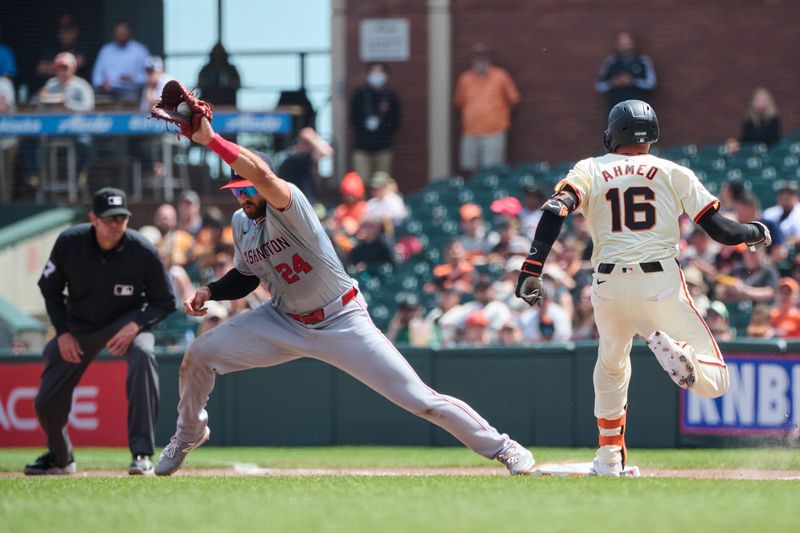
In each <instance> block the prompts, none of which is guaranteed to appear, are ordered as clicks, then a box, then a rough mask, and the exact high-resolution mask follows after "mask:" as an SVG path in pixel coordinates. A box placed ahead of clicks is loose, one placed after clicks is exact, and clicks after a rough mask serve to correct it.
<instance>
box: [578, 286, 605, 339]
mask: <svg viewBox="0 0 800 533" xmlns="http://www.w3.org/2000/svg"><path fill="white" fill-rule="evenodd" d="M598 338H599V334H598V332H597V324H595V321H594V307H593V306H592V286H591V285H585V286H584V287H583V288H582V289H581V290H580V293H579V295H578V301H577V302H576V303H575V313H574V314H573V316H572V340H573V341H587V340H595V339H598Z"/></svg>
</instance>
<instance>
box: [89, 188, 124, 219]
mask: <svg viewBox="0 0 800 533" xmlns="http://www.w3.org/2000/svg"><path fill="white" fill-rule="evenodd" d="M92 211H93V212H94V214H95V215H97V216H99V217H113V216H114V215H127V216H131V212H130V211H129V210H128V197H127V196H126V195H125V191H123V190H121V189H115V188H113V187H103V188H102V189H100V190H99V191H97V192H96V193H94V200H93V201H92Z"/></svg>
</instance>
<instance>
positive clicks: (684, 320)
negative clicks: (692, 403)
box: [592, 259, 728, 463]
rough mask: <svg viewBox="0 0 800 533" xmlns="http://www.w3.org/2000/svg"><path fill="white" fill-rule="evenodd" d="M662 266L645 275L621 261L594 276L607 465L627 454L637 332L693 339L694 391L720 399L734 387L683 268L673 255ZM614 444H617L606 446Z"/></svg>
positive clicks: (597, 382)
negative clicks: (627, 411)
mask: <svg viewBox="0 0 800 533" xmlns="http://www.w3.org/2000/svg"><path fill="white" fill-rule="evenodd" d="M661 266H662V267H663V269H664V271H663V272H650V273H645V272H643V271H642V270H641V268H640V267H639V265H638V264H632V265H621V264H618V265H616V266H615V267H614V270H613V271H612V272H611V273H610V274H600V273H595V274H594V276H593V281H592V305H593V306H594V318H595V322H596V323H597V329H598V332H599V334H600V346H599V350H598V354H597V363H596V365H595V367H594V391H595V403H594V414H595V416H596V417H597V418H598V427H599V429H600V443H601V446H600V450H598V459H599V460H600V462H603V463H614V462H619V460H620V454H622V455H623V456H624V434H623V432H624V424H625V406H626V405H627V403H628V384H629V382H630V378H631V360H630V352H631V346H632V344H633V336H634V335H636V334H639V335H641V336H642V337H644V338H647V337H649V336H650V335H651V334H652V333H653V332H654V331H656V330H660V331H663V332H664V333H666V334H667V335H669V336H670V337H672V338H673V339H674V340H676V341H679V342H686V343H688V344H689V346H690V347H691V349H689V350H688V351H689V352H690V353H692V362H693V363H694V366H695V368H696V369H697V372H696V373H697V381H696V383H695V384H694V386H692V388H691V389H690V391H691V392H693V393H694V394H697V395H698V396H703V397H710V398H716V397H718V396H721V395H723V394H724V393H725V391H727V390H728V368H727V366H726V365H725V361H724V360H723V358H722V354H721V352H720V350H719V347H718V346H717V343H716V341H715V340H714V337H713V336H712V334H711V330H709V328H708V326H707V325H706V323H705V321H704V320H703V319H702V317H701V316H700V314H699V313H698V312H697V310H696V308H695V306H694V302H693V301H692V298H691V296H690V295H689V290H688V289H687V287H686V282H685V280H684V279H683V273H682V272H681V269H680V266H679V265H678V264H677V262H676V261H675V260H672V259H668V260H663V261H661ZM616 428H618V431H617V429H616ZM604 436H605V437H607V438H605V439H604ZM617 436H618V438H614V437H617ZM610 442H613V443H614V444H611V445H603V444H604V443H610ZM623 461H624V458H623Z"/></svg>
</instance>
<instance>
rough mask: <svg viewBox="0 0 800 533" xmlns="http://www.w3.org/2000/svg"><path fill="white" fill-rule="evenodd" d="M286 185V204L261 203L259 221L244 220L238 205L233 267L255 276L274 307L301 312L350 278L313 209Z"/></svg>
mask: <svg viewBox="0 0 800 533" xmlns="http://www.w3.org/2000/svg"><path fill="white" fill-rule="evenodd" d="M289 188H290V189H291V192H292V199H291V202H290V203H289V206H288V207H287V208H286V209H284V210H282V211H281V210H279V209H275V208H274V207H272V206H271V205H269V204H267V216H266V217H265V218H264V220H261V221H259V222H256V221H254V220H250V219H249V218H247V215H245V214H244V211H243V210H241V209H239V210H237V211H236V212H235V213H234V214H233V220H232V222H231V226H232V229H233V241H234V245H235V247H236V253H235V256H234V266H235V267H236V269H237V270H238V271H239V272H241V273H242V274H246V275H249V276H258V277H259V279H260V280H261V281H262V282H264V283H265V284H266V285H267V287H268V288H269V291H270V293H272V296H273V300H272V303H273V305H275V306H276V307H277V308H278V309H279V310H281V311H283V312H284V313H298V314H302V313H306V312H309V311H314V310H316V309H319V308H320V307H324V306H325V305H327V304H329V303H330V302H332V301H334V300H336V299H337V298H340V297H341V296H342V295H343V294H344V293H345V292H347V291H348V290H350V288H351V287H352V286H353V284H354V281H353V280H352V279H351V278H350V276H348V275H347V273H346V272H345V270H344V267H343V266H342V263H341V261H340V260H339V257H338V256H337V255H336V252H335V251H334V249H333V245H332V244H331V241H330V238H328V235H327V234H326V233H325V230H324V229H323V228H322V224H320V222H319V219H318V217H317V214H316V212H315V211H314V208H313V207H312V206H311V204H310V203H309V201H308V200H307V199H306V197H305V196H304V195H303V193H302V192H300V190H299V189H298V188H297V187H295V186H294V185H292V184H289Z"/></svg>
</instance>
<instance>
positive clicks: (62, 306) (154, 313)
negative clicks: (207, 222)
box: [25, 188, 175, 475]
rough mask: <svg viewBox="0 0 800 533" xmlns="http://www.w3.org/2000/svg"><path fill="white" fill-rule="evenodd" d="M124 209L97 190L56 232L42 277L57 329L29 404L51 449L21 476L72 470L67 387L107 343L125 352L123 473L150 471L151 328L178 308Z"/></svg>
mask: <svg viewBox="0 0 800 533" xmlns="http://www.w3.org/2000/svg"><path fill="white" fill-rule="evenodd" d="M130 215H131V212H130V211H129V210H128V204H127V198H126V196H125V193H124V192H123V191H121V190H119V189H113V188H104V189H100V190H99V191H97V192H96V193H95V195H94V200H93V204H92V212H91V213H89V221H90V223H89V224H79V225H77V226H74V227H72V228H69V229H67V230H65V231H64V232H63V233H61V235H59V237H58V239H57V240H56V243H55V246H53V251H52V253H51V254H50V259H49V260H48V261H47V264H46V265H45V267H44V272H42V277H41V278H40V279H39V288H40V289H41V291H42V295H43V296H44V300H45V305H46V307H47V314H48V315H49V316H50V320H51V322H52V323H53V327H54V328H55V330H56V337H55V338H54V339H52V340H51V341H50V342H48V343H47V345H46V346H45V348H44V361H45V367H44V371H43V372H42V382H41V385H40V386H39V393H38V394H37V396H36V402H35V406H36V414H37V415H38V417H39V423H40V424H41V425H42V429H43V430H44V432H45V433H46V434H47V448H48V452H47V453H46V454H44V455H42V456H41V457H39V458H38V459H36V461H35V462H34V463H33V464H29V465H26V466H25V473H26V474H29V475H47V474H72V473H74V472H75V460H74V458H73V455H72V444H71V443H70V441H69V436H68V434H67V421H68V418H69V412H70V408H71V407H72V391H73V390H74V389H75V387H76V386H77V385H78V382H79V381H80V379H81V376H82V375H83V373H84V371H85V370H86V368H87V367H88V366H89V364H90V363H91V362H92V360H93V359H94V358H95V356H96V355H97V354H98V353H99V352H100V351H101V350H102V349H103V348H105V349H106V350H108V352H109V353H111V354H112V355H116V356H123V355H124V356H125V357H126V359H127V360H128V375H127V379H126V389H127V394H128V444H129V446H130V450H131V453H132V454H133V461H132V462H131V465H130V468H129V470H128V473H129V474H150V473H152V472H153V464H152V462H151V456H152V455H153V446H154V430H155V422H156V415H157V414H158V372H157V370H158V366H157V363H156V360H155V354H154V347H155V338H154V336H153V333H152V332H150V331H149V329H150V327H152V326H153V325H154V324H155V323H156V322H158V321H159V320H162V319H163V318H164V317H166V316H167V315H168V314H170V313H172V312H173V311H174V310H175V296H174V295H173V292H172V288H171V286H170V282H169V279H168V278H167V274H166V272H165V270H164V266H163V265H162V263H161V260H160V259H159V256H158V253H157V252H156V251H155V249H154V248H153V246H152V245H151V244H150V243H149V242H148V241H147V240H146V239H145V238H144V237H142V236H141V235H140V234H139V233H138V232H136V231H133V230H130V229H128V220H129V219H130ZM65 287H66V288H67V295H66V297H65V295H64V288H65Z"/></svg>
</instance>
